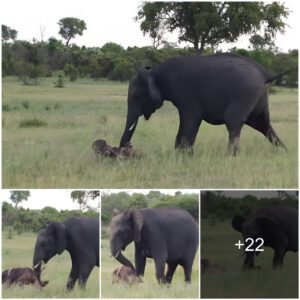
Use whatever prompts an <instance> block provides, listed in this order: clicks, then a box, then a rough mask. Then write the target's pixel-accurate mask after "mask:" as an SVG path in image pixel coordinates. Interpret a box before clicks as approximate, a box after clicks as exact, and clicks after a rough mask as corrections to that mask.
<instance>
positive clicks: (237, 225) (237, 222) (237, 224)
mask: <svg viewBox="0 0 300 300" xmlns="http://www.w3.org/2000/svg"><path fill="white" fill-rule="evenodd" d="M244 223H245V218H244V217H243V216H234V217H233V219H232V221H231V226H232V227H233V228H234V229H235V230H236V231H238V232H243V226H244Z"/></svg>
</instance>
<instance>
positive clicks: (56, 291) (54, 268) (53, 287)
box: [2, 232, 100, 298]
mask: <svg viewBox="0 0 300 300" xmlns="http://www.w3.org/2000/svg"><path fill="white" fill-rule="evenodd" d="M35 241H36V235H35V234H32V233H24V234H22V235H17V234H16V233H14V234H13V239H7V232H3V234H2V270H6V269H10V268H14V267H32V258H33V253H34V245H35ZM70 270H71V258H70V255H69V253H68V252H66V251H64V252H63V253H62V254H61V255H60V256H57V255H56V256H55V257H53V258H52V259H51V260H50V261H49V262H48V263H47V265H46V269H45V270H44V271H43V272H42V276H41V279H42V280H43V281H44V280H49V283H48V285H47V286H45V287H44V288H42V289H41V290H37V289H36V288H34V287H33V286H25V287H19V286H14V287H10V288H2V297H3V298H99V285H100V282H99V268H97V267H95V268H94V269H93V271H92V273H91V275H90V277H89V279H88V282H87V286H86V290H85V291H83V290H81V289H80V288H79V287H78V285H76V286H75V288H74V290H73V291H71V292H69V291H67V290H66V284H67V279H68V276H69V272H70Z"/></svg>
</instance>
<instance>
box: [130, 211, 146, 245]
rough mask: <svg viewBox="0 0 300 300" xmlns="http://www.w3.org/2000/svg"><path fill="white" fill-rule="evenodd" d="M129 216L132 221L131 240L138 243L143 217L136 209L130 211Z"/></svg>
mask: <svg viewBox="0 0 300 300" xmlns="http://www.w3.org/2000/svg"><path fill="white" fill-rule="evenodd" d="M131 218H132V223H133V240H134V242H135V243H138V242H140V241H141V230H142V227H143V223H144V218H143V215H142V214H141V213H140V212H139V211H138V210H137V209H134V210H133V211H132V212H131Z"/></svg>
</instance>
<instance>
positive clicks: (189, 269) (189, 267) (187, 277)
mask: <svg viewBox="0 0 300 300" xmlns="http://www.w3.org/2000/svg"><path fill="white" fill-rule="evenodd" d="M182 266H183V270H184V280H185V282H187V283H191V281H192V279H191V274H192V265H191V264H190V263H184V264H183V265H182Z"/></svg>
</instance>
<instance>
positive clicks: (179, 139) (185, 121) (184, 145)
mask: <svg viewBox="0 0 300 300" xmlns="http://www.w3.org/2000/svg"><path fill="white" fill-rule="evenodd" d="M179 119H180V120H179V121H180V124H179V129H178V133H177V136H176V141H175V148H176V149H189V148H191V147H192V146H193V145H194V143H195V139H196V136H197V133H198V131H199V127H200V125H201V122H202V119H201V117H200V116H198V115H197V114H195V112H194V111H190V112H186V111H185V112H179Z"/></svg>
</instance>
